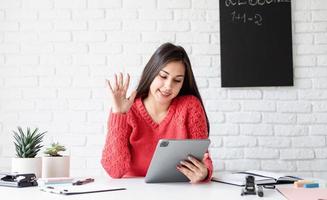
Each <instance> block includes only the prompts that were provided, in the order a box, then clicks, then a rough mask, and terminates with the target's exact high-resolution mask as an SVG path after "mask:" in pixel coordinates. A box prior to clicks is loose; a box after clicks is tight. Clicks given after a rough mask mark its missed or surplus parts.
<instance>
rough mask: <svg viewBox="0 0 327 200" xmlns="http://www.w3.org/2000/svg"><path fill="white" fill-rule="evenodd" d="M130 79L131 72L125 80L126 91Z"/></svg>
mask: <svg viewBox="0 0 327 200" xmlns="http://www.w3.org/2000/svg"><path fill="white" fill-rule="evenodd" d="M129 80H130V76H129V74H127V77H126V81H125V83H124V86H123V87H124V90H125V91H127V89H128V86H129Z"/></svg>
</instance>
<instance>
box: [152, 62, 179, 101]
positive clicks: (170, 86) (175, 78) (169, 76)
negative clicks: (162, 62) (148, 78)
mask: <svg viewBox="0 0 327 200" xmlns="http://www.w3.org/2000/svg"><path fill="white" fill-rule="evenodd" d="M184 76H185V66H184V64H183V62H181V61H172V62H169V63H167V64H166V66H165V67H164V68H162V69H161V71H160V72H159V74H158V75H157V76H156V77H155V78H154V80H153V81H152V83H151V85H150V90H149V94H148V97H150V98H151V99H153V100H155V101H156V102H158V103H160V104H164V105H166V104H170V102H171V101H172V100H173V99H174V98H175V97H176V96H177V95H178V93H179V91H180V90H181V88H182V86H183V82H184Z"/></svg>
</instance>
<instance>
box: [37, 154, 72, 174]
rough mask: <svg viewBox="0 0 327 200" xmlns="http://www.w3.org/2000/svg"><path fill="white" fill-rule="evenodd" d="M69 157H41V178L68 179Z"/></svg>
mask: <svg viewBox="0 0 327 200" xmlns="http://www.w3.org/2000/svg"><path fill="white" fill-rule="evenodd" d="M69 172H70V157H69V156H58V157H51V156H47V157H46V156H44V157H42V178H51V177H69Z"/></svg>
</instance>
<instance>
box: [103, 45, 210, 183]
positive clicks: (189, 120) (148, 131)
mask: <svg viewBox="0 0 327 200" xmlns="http://www.w3.org/2000/svg"><path fill="white" fill-rule="evenodd" d="M129 81H130V77H129V75H127V78H126V80H125V81H124V79H123V75H122V73H120V74H119V76H118V77H117V75H116V74H115V81H114V83H110V81H108V85H109V92H110V94H111V99H112V108H111V112H110V116H109V120H108V134H107V139H106V143H105V146H104V149H103V154H102V160H101V163H102V166H103V168H104V169H105V170H106V171H107V173H108V174H109V175H110V176H111V177H113V178H121V177H123V176H125V177H128V176H145V175H146V172H147V169H148V167H149V164H150V161H151V158H152V155H153V153H154V150H155V148H156V145H157V142H158V141H159V140H160V139H163V138H165V139H205V138H208V134H209V122H208V117H207V115H206V113H205V110H204V106H203V102H202V99H201V96H200V93H199V91H198V88H197V85H196V82H195V78H194V75H193V71H192V68H191V63H190V60H189V58H188V55H187V53H186V51H185V50H184V48H183V47H180V46H175V45H173V44H171V43H165V44H163V45H161V46H160V47H159V48H158V49H157V50H156V51H155V52H154V54H153V55H152V57H151V58H150V60H149V62H148V63H147V65H146V66H145V68H144V70H143V73H142V75H141V79H140V82H139V84H138V87H137V89H136V91H133V92H132V94H131V96H130V97H129V98H127V97H126V92H127V89H128V86H129ZM176 170H178V171H180V172H181V173H183V174H184V175H185V176H186V177H188V179H189V180H190V182H191V183H197V182H201V181H208V180H210V178H211V175H212V171H213V167H212V161H211V159H210V157H209V154H208V153H206V154H205V155H204V158H203V160H197V159H195V158H193V157H191V156H190V157H189V158H188V160H183V161H181V163H180V164H179V165H178V166H176Z"/></svg>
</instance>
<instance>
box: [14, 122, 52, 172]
mask: <svg viewBox="0 0 327 200" xmlns="http://www.w3.org/2000/svg"><path fill="white" fill-rule="evenodd" d="M17 129H18V132H16V131H13V133H14V139H15V141H14V144H15V149H16V156H17V157H16V158H12V162H11V171H12V172H17V173H34V174H35V176H36V177H37V178H39V177H41V173H42V159H41V158H40V157H36V155H37V153H38V152H39V151H40V149H41V148H42V145H41V143H42V140H43V137H44V134H45V133H46V132H43V133H39V132H38V128H35V129H34V130H33V131H31V129H30V128H27V129H26V132H24V131H23V129H22V128H21V127H17Z"/></svg>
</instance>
